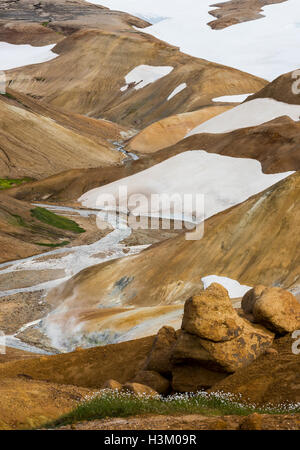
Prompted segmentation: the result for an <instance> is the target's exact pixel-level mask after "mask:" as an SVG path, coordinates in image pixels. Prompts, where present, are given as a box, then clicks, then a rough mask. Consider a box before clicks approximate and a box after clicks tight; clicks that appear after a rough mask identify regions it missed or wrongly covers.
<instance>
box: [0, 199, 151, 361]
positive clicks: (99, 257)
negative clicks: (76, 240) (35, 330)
mask: <svg viewBox="0 0 300 450" xmlns="http://www.w3.org/2000/svg"><path fill="white" fill-rule="evenodd" d="M35 206H40V207H43V208H46V209H49V210H51V211H54V212H57V213H59V214H61V213H66V214H67V215H68V216H71V215H73V214H74V216H76V215H78V214H79V215H81V216H83V217H88V216H92V215H93V216H95V219H96V216H97V217H98V218H100V219H102V220H104V221H106V222H108V223H109V224H110V225H111V226H112V227H113V228H114V229H113V231H111V232H110V233H108V234H107V235H106V236H105V237H103V238H101V239H99V240H97V241H96V242H94V243H92V244H88V245H79V246H74V247H64V248H58V249H55V250H52V251H49V252H47V253H42V254H38V255H34V256H30V257H28V258H24V259H19V260H15V261H10V262H6V263H2V264H0V275H3V274H9V273H15V274H17V273H18V272H21V271H40V270H43V271H45V270H49V271H51V270H57V269H60V270H63V271H64V273H65V276H64V277H62V278H57V279H54V280H50V281H46V282H43V283H38V284H34V285H32V286H27V287H21V288H18V289H8V290H2V291H0V297H7V296H10V295H15V294H20V293H25V292H36V291H42V294H41V297H44V296H45V295H46V294H47V292H48V291H49V290H50V289H52V288H53V287H55V286H57V285H59V284H60V283H63V282H65V281H67V280H68V279H70V278H71V277H73V276H74V275H76V274H77V273H78V272H80V271H82V270H84V269H86V268H87V267H90V266H93V265H95V264H100V263H102V262H105V261H109V260H113V259H117V258H121V257H124V256H129V255H134V254H137V253H139V252H140V251H142V250H143V249H144V248H146V247H147V245H139V246H132V247H126V246H125V245H124V244H121V241H123V239H126V238H127V237H129V236H130V235H131V232H132V231H131V228H129V227H128V226H127V224H126V223H125V221H122V220H120V218H119V220H118V224H117V226H116V220H115V215H112V214H109V213H106V212H102V211H95V210H85V209H80V208H70V207H64V206H56V205H45V204H40V203H39V204H37V203H35ZM125 248H126V250H127V251H126V252H124V251H123V250H124V249H125ZM41 320H42V318H41V319H39V320H36V321H34V322H30V323H28V324H24V325H23V326H22V327H21V328H20V329H19V330H18V331H17V332H16V333H15V334H13V335H7V336H5V344H6V345H7V346H9V347H12V348H17V349H21V350H26V351H29V352H33V353H41V354H45V353H47V352H45V351H43V350H40V349H38V348H36V347H34V346H31V345H28V344H26V343H24V342H22V341H21V340H20V339H18V337H17V336H18V334H19V333H21V332H22V331H24V330H25V329H26V328H28V327H30V326H32V325H35V324H38V323H39V322H40V321H41ZM2 340H3V338H2Z"/></svg>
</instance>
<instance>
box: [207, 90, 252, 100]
mask: <svg viewBox="0 0 300 450" xmlns="http://www.w3.org/2000/svg"><path fill="white" fill-rule="evenodd" d="M249 95H253V92H252V93H250V94H240V95H224V96H223V97H216V98H213V99H212V100H213V102H231V103H241V102H243V101H244V100H246V98H247V97H249Z"/></svg>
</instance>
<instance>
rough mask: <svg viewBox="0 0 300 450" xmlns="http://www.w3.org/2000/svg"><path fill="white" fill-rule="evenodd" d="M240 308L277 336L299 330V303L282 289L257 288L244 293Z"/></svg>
mask: <svg viewBox="0 0 300 450" xmlns="http://www.w3.org/2000/svg"><path fill="white" fill-rule="evenodd" d="M245 297H246V298H245ZM242 308H243V309H244V311H245V312H246V311H247V312H251V313H252V314H253V317H254V320H255V321H256V322H258V323H261V324H263V325H264V326H265V327H267V328H269V329H270V330H272V331H274V332H275V333H277V334H286V333H291V332H293V331H294V330H298V329H300V303H299V302H298V301H297V299H296V297H295V296H294V295H293V294H291V293H290V292H288V291H286V290H284V289H281V288H277V287H272V288H264V289H262V286H257V287H256V288H254V289H251V291H250V292H247V293H246V295H245V296H244V298H243V300H242ZM250 309H251V311H250Z"/></svg>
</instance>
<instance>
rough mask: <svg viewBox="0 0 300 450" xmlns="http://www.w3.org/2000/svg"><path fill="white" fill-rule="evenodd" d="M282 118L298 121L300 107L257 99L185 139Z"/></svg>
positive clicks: (208, 123) (232, 110)
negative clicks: (286, 117) (195, 135)
mask: <svg viewBox="0 0 300 450" xmlns="http://www.w3.org/2000/svg"><path fill="white" fill-rule="evenodd" d="M281 116H288V117H290V118H291V119H292V120H295V121H298V120H299V119H300V105H289V104H288V103H283V102H278V101H277V100H273V99H271V98H257V99H254V100H250V101H249V102H246V103H242V104H241V105H238V106H236V107H235V108H232V109H230V110H229V111H225V112H224V113H222V114H219V115H218V116H215V117H213V118H212V119H209V120H207V121H206V122H203V123H202V124H201V125H198V126H197V127H196V128H194V129H193V130H192V131H190V132H189V133H188V134H187V135H186V136H185V137H188V136H193V135H194V134H200V133H216V134H217V133H229V132H230V131H234V130H238V129H240V128H247V127H254V126H257V125H261V124H262V123H265V122H269V121H270V120H273V119H276V118H277V117H281Z"/></svg>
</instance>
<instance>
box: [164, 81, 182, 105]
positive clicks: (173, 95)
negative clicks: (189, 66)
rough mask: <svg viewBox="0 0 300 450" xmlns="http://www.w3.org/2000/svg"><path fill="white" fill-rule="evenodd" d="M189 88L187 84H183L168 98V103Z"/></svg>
mask: <svg viewBox="0 0 300 450" xmlns="http://www.w3.org/2000/svg"><path fill="white" fill-rule="evenodd" d="M186 87H187V85H186V83H181V84H180V85H179V86H177V88H175V89H174V91H173V92H171V94H170V95H169V97H168V98H167V101H169V100H171V98H173V97H175V95H177V94H179V92H181V91H183V90H184V89H185V88H186Z"/></svg>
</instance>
